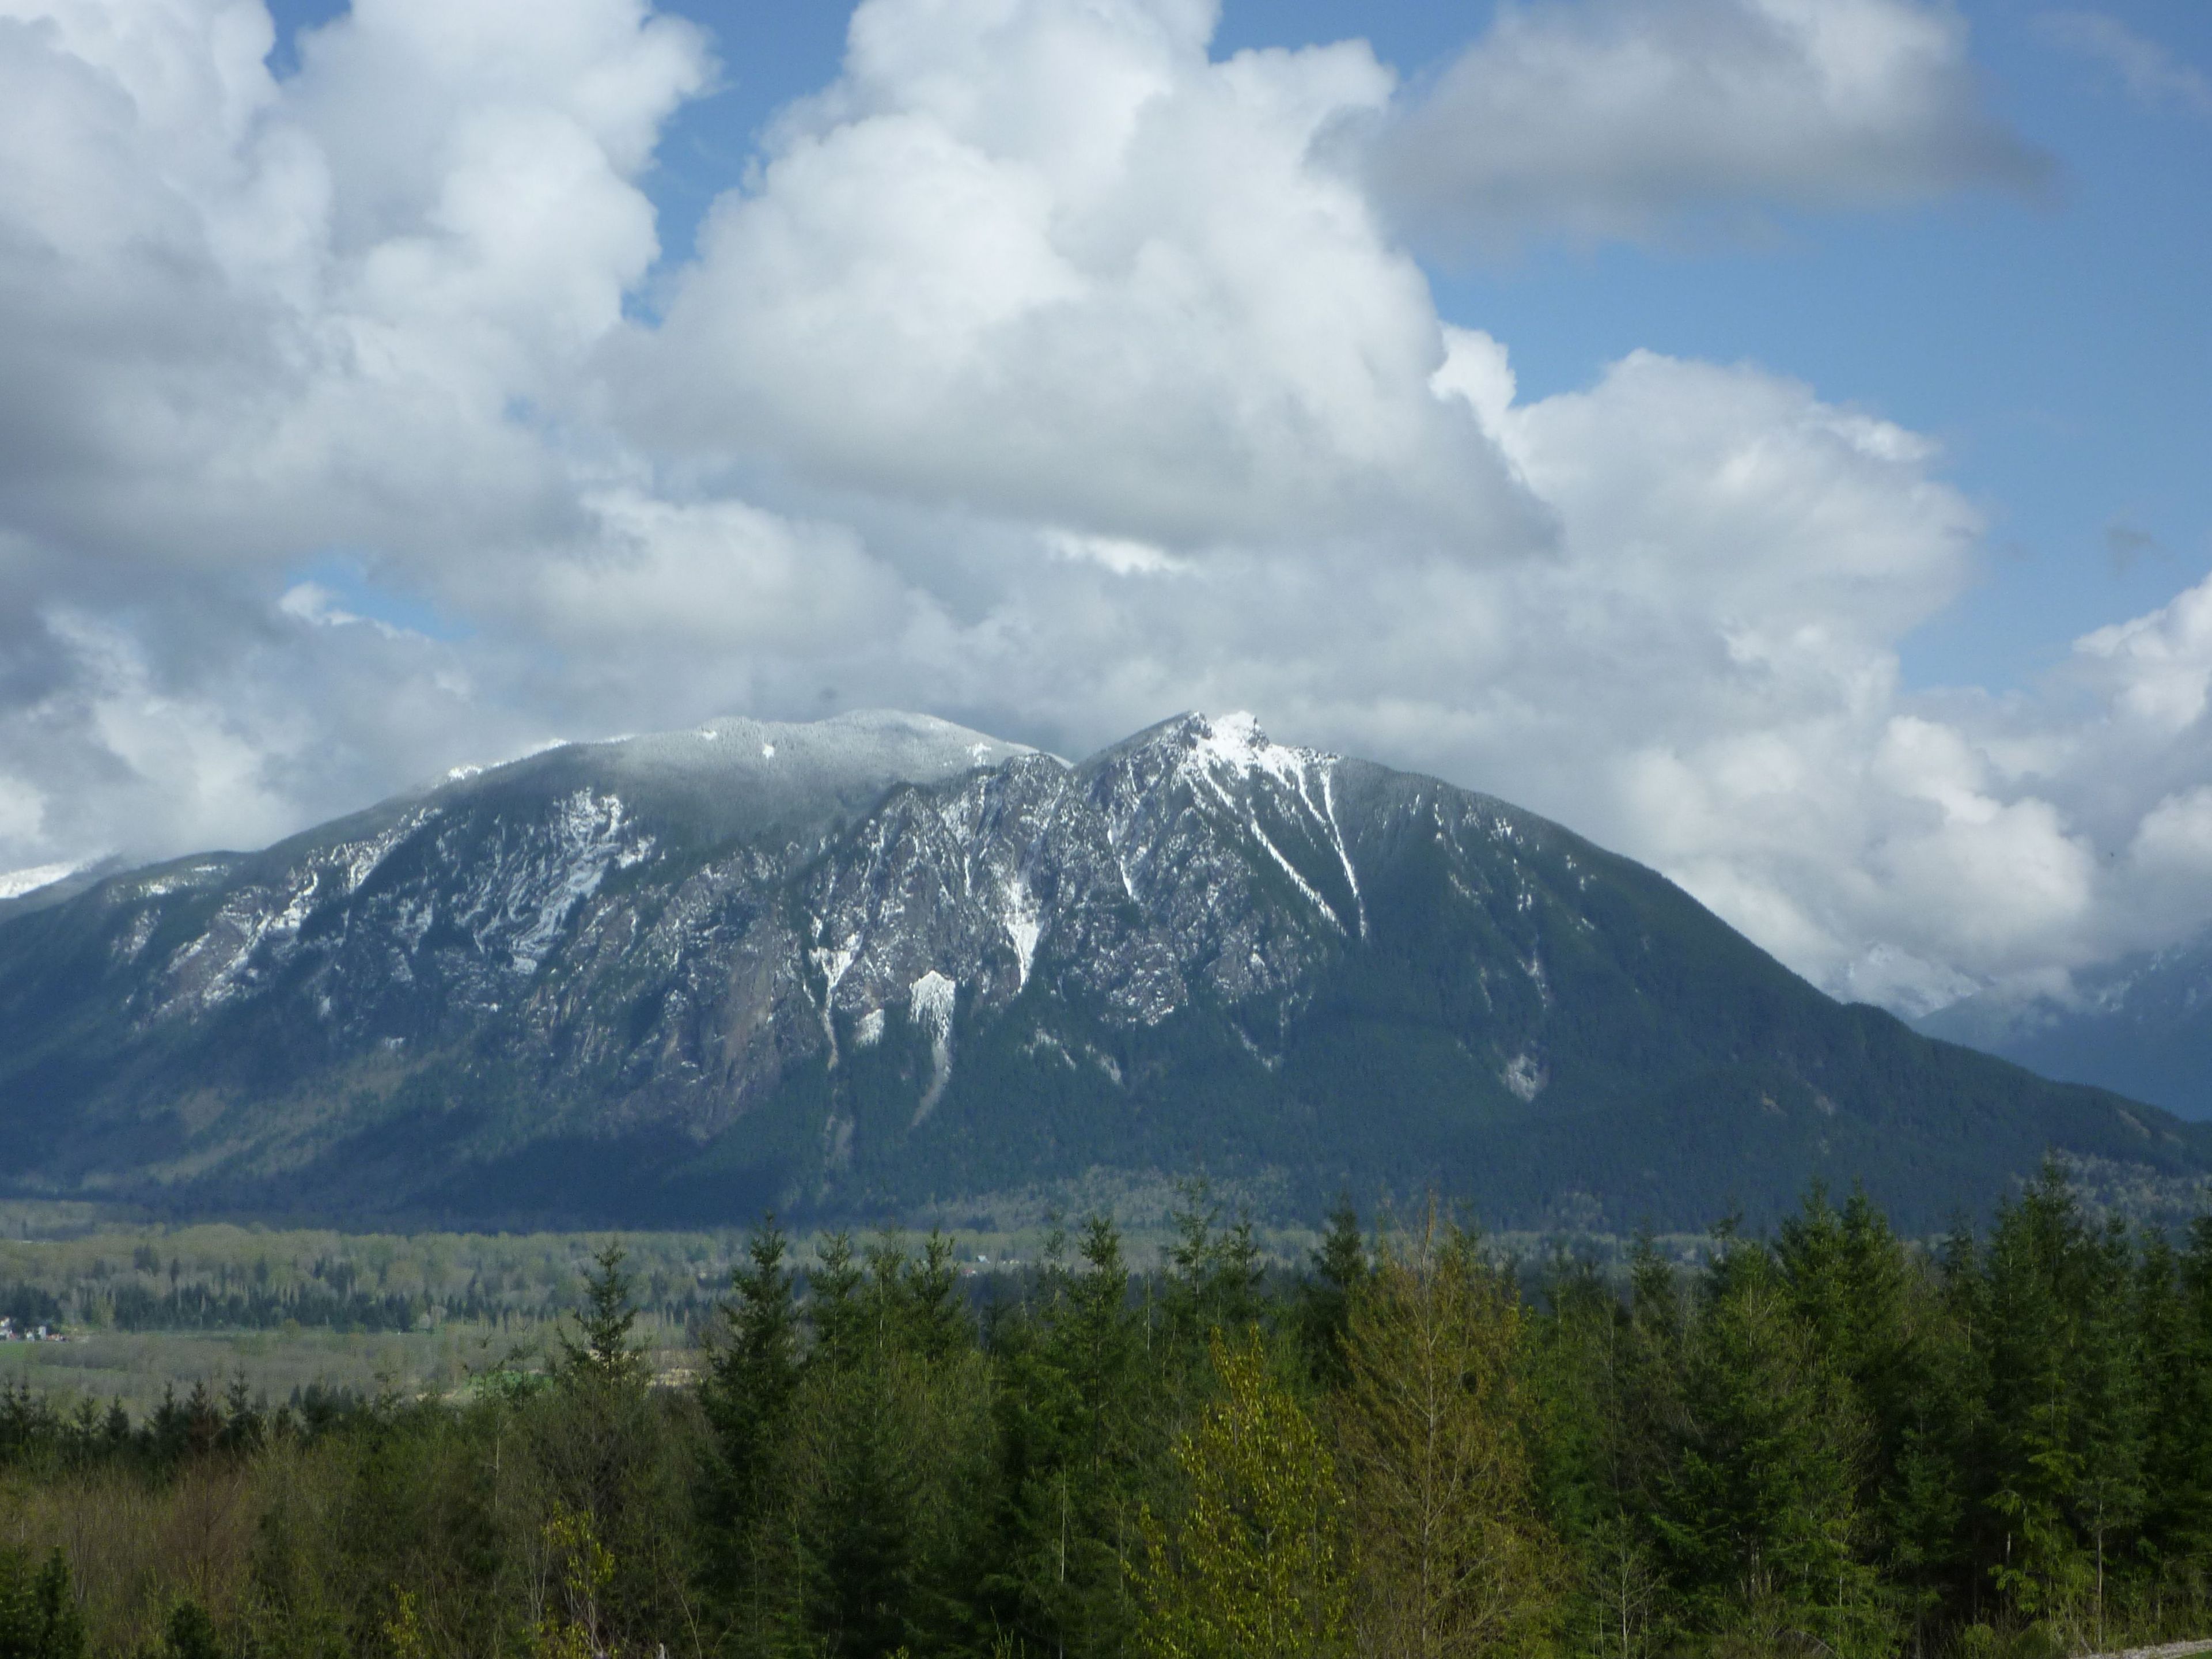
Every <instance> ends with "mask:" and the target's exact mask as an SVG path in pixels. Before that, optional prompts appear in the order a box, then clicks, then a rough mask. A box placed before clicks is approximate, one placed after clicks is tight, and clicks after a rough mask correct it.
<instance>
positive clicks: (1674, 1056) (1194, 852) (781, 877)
mask: <svg viewBox="0 0 2212 1659" xmlns="http://www.w3.org/2000/svg"><path fill="white" fill-rule="evenodd" d="M2051 1147H2057V1148H2059V1149H2061V1150H2063V1151H2066V1152H2069V1153H2073V1154H2075V1155H2079V1156H2082V1157H2088V1158H2101V1159H2105V1160H2107V1161H2116V1162H2118V1163H2123V1164H2140V1165H2141V1166H2142V1167H2143V1168H2144V1169H2145V1170H2148V1171H2151V1172H2152V1173H2153V1174H2154V1175H2156V1176H2158V1177H2159V1178H2161V1179H2169V1180H2172V1179H2193V1178H2195V1177H2197V1176H2201V1175H2202V1174H2203V1172H2204V1171H2205V1170H2207V1169H2208V1168H2212V1131H2202V1130H2199V1129H2197V1128H2196V1127H2191V1126H2186V1125H2182V1124H2179V1123H2178V1122H2176V1121H2172V1120H2171V1119H2169V1118H2167V1117H2166V1116H2165V1115H2163V1114H2160V1113H2157V1112H2154V1111H2151V1110H2150V1109H2147V1108H2143V1107H2141V1106H2138V1105H2136V1104H2135V1103H2130V1102H2128V1101H2125V1100H2124V1099H2122V1098H2120V1097H2117V1096H2113V1095H2111V1094H2108V1093H2106V1092H2105V1091H2097V1090H2093V1089H2085V1088H2078V1087H2072V1086H2069V1085H2055V1084H2051V1083H2049V1082H2046V1081H2045V1080H2043V1079H2037V1078H2034V1077H2033V1076H2032V1075H2030V1074H2028V1073H2024V1072H2021V1071H2019V1070H2017V1069H2016V1068H2014V1067H2011V1066H2007V1065H2004V1064H2003V1063H2002V1062H1999V1061H1996V1060H1990V1059H1988V1058H1987V1057H1985V1056H1982V1055H1979V1054H1973V1053H1972V1052H1971V1051H1969V1050H1966V1049H1963V1048H1955V1047H1951V1046H1948V1045H1944V1044H1941V1043H1936V1042H1931V1041H1930V1040H1929V1039H1928V1038H1925V1037H1923V1036H1919V1035H1917V1034H1916V1033H1913V1032H1911V1031H1910V1030H1907V1028H1906V1027H1905V1026H1904V1025H1903V1024H1901V1023H1899V1022H1898V1021H1897V1020H1895V1019H1893V1018H1892V1017H1890V1016H1888V1015H1887V1014H1885V1013H1881V1012H1880V1011H1878V1010H1874V1009H1869V1008H1864V1007H1860V1006H1845V1005H1841V1004H1837V1003H1835V1002H1833V1001H1832V1000H1830V999H1828V998H1826V996H1824V995H1823V994H1821V993H1820V992H1819V991H1817V990H1815V989H1814V987H1811V986H1809V985H1808V984H1807V983H1806V982H1805V981H1802V980H1801V979H1799V978H1797V977H1796V975H1792V974H1790V973H1789V972H1788V970H1787V969H1784V968H1783V967H1782V966H1781V964H1779V963H1776V962H1775V961H1774V960H1773V959H1772V958H1771V957H1769V956H1767V955H1766V954H1765V952H1763V951H1759V949H1758V948H1757V947H1756V946H1754V945H1752V944H1751V943H1750V942H1749V941H1748V940H1747V939H1743V938H1742V937H1741V935H1739V934H1736V933H1734V932H1733V931H1732V930H1729V928H1727V927H1725V926H1724V925H1723V924H1722V923H1721V922H1720V921H1718V920H1717V918H1715V917H1713V916H1711V914H1710V913H1709V912H1706V911H1705V909H1704V908H1702V907H1701V906H1699V905H1698V904H1697V903H1696V902H1695V901H1694V900H1692V899H1691V898H1690V897H1689V896H1688V895H1687V894H1686V893H1684V892H1682V891H1681V890H1680V889H1679V888H1676V887H1674V885H1673V884H1670V883H1668V882H1666V881H1665V880H1664V879H1663V878H1661V877H1659V876H1657V875H1656V873H1654V872H1650V871H1649V870H1647V869H1644V867H1643V866H1638V865H1636V864H1634V863H1633V862H1632V860H1626V859H1623V858H1620V857H1619V856H1618V855H1617V854H1611V853H1608V852H1606V851H1605V850H1604V849H1602V848H1597V847H1595V845H1593V844H1592V843H1589V842H1586V841H1584V840H1583V839H1582V838H1581V837H1579V836H1575V835H1574V834H1573V833H1572V832H1571V831H1570V830H1567V829H1565V828H1564V827H1562V826H1559V825H1558V824H1554V823H1550V822H1549V821H1548V820H1545V819H1542V818H1541V817H1537V816H1536V815H1534V814H1531V813H1527V812H1524V811H1521V810H1520V809H1518V808H1516V807H1514V806H1512V805H1510V804H1509V803H1506V802H1504V801H1500V800H1498V799H1495V798H1492V797H1489V796H1485V795H1481V794H1478V793H1473V792H1469V791H1465V790H1461V789H1457V788H1455V787H1452V786H1450V785H1448V784H1445V783H1443V782H1441V781H1437V780H1435V779H1431V778H1425V777H1422V776H1419V775H1414V774H1408V773H1401V772H1396V771H1393V770H1391V769H1387V768H1383V767H1381V766H1376V765H1375V764H1373V763H1368V762H1364V761H1359V760H1354V759H1346V758H1345V757H1338V756H1334V755H1329V754H1326V753H1323V752H1322V751H1319V750H1310V749H1301V748H1296V747H1291V746H1288V745H1285V744H1277V743H1275V742H1273V740H1271V739H1270V738H1267V735H1266V733H1265V732H1262V731H1261V729H1260V727H1259V726H1258V724H1257V722H1256V721H1255V720H1253V719H1252V718H1251V717H1250V716H1249V715H1243V714H1239V715H1228V716H1212V717H1209V716H1204V715H1196V714H1185V715H1180V716H1176V717H1175V718H1173V719H1170V720H1166V721H1164V722H1161V723H1159V724H1158V725H1156V726H1152V727H1149V728H1147V729H1146V731H1144V732H1138V733H1136V734H1134V735H1133V736H1132V737H1130V738H1127V739H1124V740H1123V741H1122V742H1121V743H1119V744H1113V745H1110V746H1109V747H1108V748H1106V749H1103V750H1099V751H1098V752H1097V754H1095V755H1092V756H1091V757H1086V758H1085V759H1084V760H1082V761H1080V762H1078V763H1074V764H1073V765H1070V764H1068V763H1066V762H1063V761H1060V760H1059V759H1057V758H1056V757H1050V756H1047V755H1044V754H1042V753H1041V752H1040V751H1037V750H1032V749H1028V748H1025V747H1024V746H1022V745H1019V744H1006V743H1003V742H1001V741H1000V740H998V739H995V738H989V737H987V736H986V735H985V734H982V733H980V732H970V731H969V730H967V729H966V728H963V727H959V726H952V725H951V724H949V723H947V722H943V721H938V720H932V719H930V718H929V717H927V716H914V715H904V714H896V713H893V712H886V711H877V712H872V713H869V714H854V715H846V716H840V717H838V718H837V719H836V720H828V721H822V722H816V723H812V724H809V725H797V724H793V725H775V724H771V723H763V722H757V721H749V720H720V721H713V722H708V724H707V725H705V726H701V727H698V728H695V729H693V730H691V731H690V732H679V733H661V734H653V735H650V736H647V737H645V738H631V739H626V740H623V741H620V742H616V743H609V744H577V745H568V746H564V747H562V748H559V749H555V750H547V751H544V753H541V754H538V755H534V756H531V757H526V758H525V759H522V760H520V761H517V762H514V763H510V764H508V765H507V766H503V767H498V768H492V769H486V770H484V771H483V772H481V773H477V774H474V775H468V776H465V777H460V778H456V779H452V780H449V781H447V782H446V783H444V784H441V785H438V786H436V787H433V788H431V789H430V790H428V791H427V792H425V793H421V794H419V795H415V796H410V797H399V798H395V799H392V800H391V801H386V802H384V803H380V805H377V806H374V807H372V808H369V809H368V810H367V811H364V812H362V813H358V814H355V815H352V816H350V817H346V818H342V819H338V820H335V821H333V823H330V824H326V825H323V826H320V827H319V828H317V829H312V830H309V831H307V832H304V833H303V834H302V835H301V836H294V837H290V838H288V839H287V840H286V841H284V842H279V843H277V844H276V846H274V847H271V848H266V849H264V850H262V851H261V852H259V853H253V854H204V855H198V856H197V857H194V858H187V859H183V860H173V861H171V862H170V863H168V864H166V865H162V866H153V867H152V868H150V869H149V870H145V871H138V872H130V873H128V874H126V875H121V876H115V877H110V878H106V880H104V881H101V882H99V883H97V884H94V885H93V886H92V887H90V888H89V889H88V890H85V891H82V892H80V893H77V894H76V895H74V896H70V897H68V898H65V899H63V900H61V901H60V902H54V903H51V904H47V905H45V906H43V907H40V908H35V909H33V910H31V911H29V912H27V913H17V914H0V1160H4V1163H5V1165H6V1167H7V1168H9V1170H13V1171H14V1172H15V1186H16V1188H17V1189H18V1190H21V1191H25V1192H31V1191H36V1192H43V1193H49V1194H56V1195H70V1196H88V1195H112V1196H116V1197H128V1198H131V1199H132V1200H135V1201H139V1202H151V1203H158V1204H163V1205H167V1206H170V1207H172V1208H174V1209H176V1210H178V1211H179V1212H193V1213H200V1212H264V1211H269V1210H271V1209H274V1208H282V1207H283V1206H287V1205H289V1206H294V1207H295V1211H298V1212H313V1213H317V1214H334V1215H344V1216H349V1217H356V1218H366V1217H376V1216H384V1217H406V1218H416V1219H435V1220H440V1221H449V1220H456V1219H459V1220H465V1221H469V1222H471V1223H476V1224H482V1225H493V1224H499V1225H507V1224H510V1223H511V1224H515V1225H521V1224H524V1223H535V1222H552V1221H562V1222H584V1221H595V1220H620V1221H625V1222H627V1223H629V1224H631V1225H635V1224H636V1223H638V1222H640V1221H647V1222H649V1221H652V1220H655V1219H659V1220H667V1221H674V1220H679V1219H680V1220H684V1221H686V1222H690V1221H697V1220H722V1221H735V1220H744V1219H749V1218H751V1217H752V1216H753V1215H755V1214H757V1212H758V1211H759V1210H760V1209H761V1208H763V1207H768V1206H776V1207H778V1208H781V1209H782V1210H784V1211H786V1212H796V1213H798V1214H801V1215H806V1216H813V1217H817V1218H838V1217H858V1216H863V1215H869V1216H875V1215H883V1214H888V1213H895V1212H908V1211H916V1210H919V1209H922V1208H933V1209H934V1210H937V1211H943V1210H945V1209H946V1207H947V1206H951V1208H952V1210H953V1211H955V1212H957V1210H958V1206H961V1205H963V1204H971V1205H972V1204H982V1203H985V1202H987V1200H989V1199H990V1198H991V1196H992V1194H1002V1193H1005V1192H1008V1191H1012V1190H1016V1189H1024V1188H1035V1187H1036V1186H1037V1185H1038V1184H1039V1183H1047V1184H1048V1183H1050V1182H1056V1181H1057V1182H1065V1181H1067V1180H1071V1179H1073V1178H1076V1177H1079V1176H1083V1175H1084V1174H1085V1172H1088V1171H1093V1170H1123V1171H1133V1172H1138V1173H1149V1174H1154V1175H1173V1174H1176V1173H1181V1172H1187V1171H1190V1170H1195V1169H1198V1168H1204V1169H1206V1170H1211V1171H1212V1172H1213V1173H1214V1174H1216V1175H1218V1176H1223V1177H1226V1178H1236V1179H1243V1178H1261V1177H1264V1178H1265V1179H1266V1180H1267V1181H1270V1182H1273V1183H1274V1186H1275V1188H1276V1189H1278V1190H1279V1191H1280V1192H1281V1194H1283V1197H1282V1200H1281V1201H1282V1203H1283V1204H1284V1205H1285V1206H1287V1207H1288V1208H1289V1209H1291V1210H1293V1211H1296V1212H1298V1213H1302V1214H1310V1213H1313V1212H1316V1211H1317V1210H1318V1208H1319V1207H1321V1206H1322V1205H1323V1204H1324V1203H1326V1202H1327V1201H1328V1199H1329V1198H1330V1197H1332V1196H1333V1195H1334V1193H1335V1192H1336V1191H1337V1190H1338V1189H1339V1188H1354V1189H1358V1190H1361V1191H1363V1192H1366V1193H1374V1192H1378V1191H1382V1190H1385V1189H1389V1190H1396V1191H1399V1192H1401V1193H1402V1192H1410V1191H1412V1190H1415V1189H1417V1188H1419V1187H1420V1186H1422V1185H1425V1184H1427V1183H1429V1182H1438V1183H1440V1184H1442V1185H1443V1186H1444V1187H1446V1188H1448V1189H1449V1190H1451V1191H1452V1192H1454V1193H1455V1194H1457V1195H1460V1196H1463V1197H1466V1198H1468V1199H1469V1200H1472V1201H1474V1203H1476V1204H1477V1206H1479V1207H1480V1209H1481V1210H1482V1212H1484V1213H1485V1214H1486V1215H1487V1216H1489V1217H1490V1218H1492V1219H1494V1220H1497V1221H1498V1222H1501V1223H1503V1222H1506V1221H1514V1222H1525V1223H1531V1224H1543V1225H1566V1223H1568V1222H1569V1221H1573V1222H1576V1223H1577V1225H1587V1224H1591V1223H1592V1222H1593V1218H1595V1220H1596V1221H1601V1222H1602V1223H1603V1224H1604V1225H1607V1226H1609V1227H1611V1228H1613V1229H1615V1230H1625V1229H1626V1228H1627V1227H1629V1226H1632V1225H1636V1224H1637V1223H1638V1222H1639V1221H1641V1220H1644V1219H1650V1220H1652V1221H1654V1222H1657V1223H1664V1224H1670V1225H1699V1224H1702V1223H1703V1222H1705V1221H1709V1220H1710V1219H1711V1218H1712V1217H1713V1216H1714V1215H1716V1214H1718V1213H1720V1212H1722V1211H1723V1210H1724V1209H1726V1208H1729V1207H1731V1206H1735V1205H1742V1206H1746V1207H1747V1208H1749V1209H1752V1210H1754V1211H1762V1210H1765V1209H1768V1208H1774V1207H1777V1206H1781V1205H1784V1204H1786V1202H1787V1201H1788V1200H1789V1199H1790V1198H1791V1197H1794V1195H1795V1193H1796V1190H1797V1189H1798V1188H1801V1187H1802V1185H1803V1183H1804V1182H1806V1181H1807V1180H1809V1179H1812V1178H1815V1177H1825V1178H1828V1179H1830V1180H1832V1182H1835V1183H1836V1184H1838V1185H1841V1184H1844V1183H1845V1182H1849V1181H1850V1180H1853V1179H1858V1180H1863V1181H1865V1182H1867V1183H1868V1184H1869V1188H1870V1189H1871V1190H1873V1191H1874V1192H1875V1195H1876V1196H1877V1197H1878V1198H1879V1199H1881V1200H1882V1201H1883V1202H1884V1203H1885V1204H1887V1205H1888V1206H1890V1207H1892V1208H1893V1209H1895V1210H1898V1211H1899V1212H1900V1213H1901V1214H1902V1215H1904V1216H1905V1217H1906V1218H1917V1219H1921V1220H1925V1221H1928V1222H1929V1223H1930V1224H1931V1225H1941V1223H1942V1220H1943V1219H1944V1218H1946V1212H1948V1210H1949V1209H1951V1208H1954V1207H1957V1206H1961V1205H1967V1206H1971V1205H1981V1204H1986V1203H1987V1202H1988V1201H1990V1199H1991V1198H1992V1197H1993V1196H1994V1195H1995V1194H1996V1193H1998V1192H1999V1191H2001V1190H2002V1188H2003V1187H2004V1184H2005V1183H2006V1182H2008V1181H2010V1180H2012V1179H2013V1178H2015V1176H2018V1175H2019V1174H2021V1173H2022V1172H2024V1171H2025V1170H2026V1169H2027V1167H2028V1166H2030V1165H2032V1164H2033V1162H2034V1161H2035V1160H2036V1159H2037V1158H2039V1157H2040V1156H2041V1155H2042V1153H2043V1152H2044V1151H2045V1150H2046V1149H2048V1148H2051Z"/></svg>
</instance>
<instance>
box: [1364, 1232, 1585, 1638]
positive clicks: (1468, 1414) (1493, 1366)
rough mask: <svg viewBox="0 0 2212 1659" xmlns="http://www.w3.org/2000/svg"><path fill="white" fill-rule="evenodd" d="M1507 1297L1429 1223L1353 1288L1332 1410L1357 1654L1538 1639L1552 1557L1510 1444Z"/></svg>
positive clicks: (1528, 1479)
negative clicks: (1350, 1553)
mask: <svg viewBox="0 0 2212 1659" xmlns="http://www.w3.org/2000/svg"><path fill="white" fill-rule="evenodd" d="M1521 1344H1522V1308H1521V1303H1520V1298H1519V1297H1518V1295H1517V1294H1516V1292H1515V1291H1514V1289H1513V1287H1512V1285H1511V1284H1510V1281H1508V1280H1507V1279H1505V1277H1504V1275H1503V1274H1502V1273H1498V1271H1497V1270H1496V1269H1494V1268H1492V1267H1490V1266H1489V1265H1488V1264H1486V1263H1485V1262H1484V1261H1481V1259H1480V1255H1478V1253H1477V1250H1476V1248H1475V1244H1474V1240H1473V1239H1471V1238H1470V1237H1468V1236H1466V1235H1465V1234H1463V1233H1462V1232H1461V1231H1459V1230H1458V1229H1456V1228H1453V1227H1449V1226H1445V1225H1440V1223H1439V1221H1438V1219H1437V1207H1436V1205H1435V1204H1434V1202H1433V1201H1432V1202H1431V1205H1430V1206H1429V1212H1428V1216H1427V1218H1426V1221H1425V1225H1424V1227H1423V1229H1422V1231H1421V1232H1420V1233H1419V1235H1418V1236H1416V1237H1413V1238H1412V1239H1410V1240H1404V1241H1401V1240H1396V1239H1386V1241H1385V1243H1384V1245H1383V1251H1382V1254H1381V1258H1380V1260H1379V1261H1377V1262H1376V1267H1375V1272H1374V1274H1373V1277H1372V1278H1371V1279H1370V1281H1369V1282H1368V1283H1367V1284H1366V1285H1364V1286H1362V1287H1361V1288H1360V1290H1359V1291H1358V1293H1357V1294H1356V1295H1355V1296H1354V1297H1353V1298H1352V1310H1351V1330H1350V1334H1349V1338H1348V1340H1347V1341H1346V1346H1345V1363H1346V1370H1347V1372H1348V1381H1347V1383H1346V1388H1345V1390H1344V1393H1343V1397H1342V1401H1341V1405H1340V1409H1339V1411H1338V1413H1337V1419H1338V1425H1339V1427H1338V1444H1339V1447H1340V1468H1341V1469H1342V1471H1343V1476H1344V1480H1345V1481H1346V1487H1347V1491H1348V1495H1349V1498H1350V1515H1351V1517H1352V1526H1353V1529H1354V1532H1355V1534H1356V1535H1357V1536H1358V1540H1359V1544H1360V1571H1359V1593H1358V1598H1357V1602H1356V1606H1357V1615H1356V1616H1357V1620H1358V1626H1359V1628H1360V1636H1361V1645H1362V1647H1363V1649H1364V1650H1366V1651H1369V1652H1372V1653H1378V1654H1390V1655H1395V1656H1401V1659H1462V1656H1474V1655H1492V1654H1498V1655H1503V1654H1519V1653H1523V1652H1528V1651H1531V1650H1534V1649H1535V1648H1537V1647H1539V1646H1541V1641H1542V1638H1543V1636H1544V1635H1545V1633H1546V1632H1547V1628H1548V1626H1549V1625H1550V1623H1551V1619H1552V1614H1553V1586H1554V1580H1555V1577H1556V1568H1557V1564H1556V1560H1555V1547H1554V1545H1553V1540H1552V1537H1551V1534H1550V1531H1549V1529H1548V1528H1546V1527H1545V1526H1544V1524H1543V1523H1542V1522H1541V1520H1540V1519H1539V1518H1538V1516H1537V1515H1536V1513H1535V1508H1534V1483H1533V1480H1532V1476H1531V1471H1530V1467H1529V1457H1528V1448H1527V1445H1526V1443H1525V1439H1524V1423H1523V1420H1522V1419H1523V1410H1524V1407H1523V1403H1522V1396H1521V1377H1520V1364H1521V1352H1520V1349H1521Z"/></svg>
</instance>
